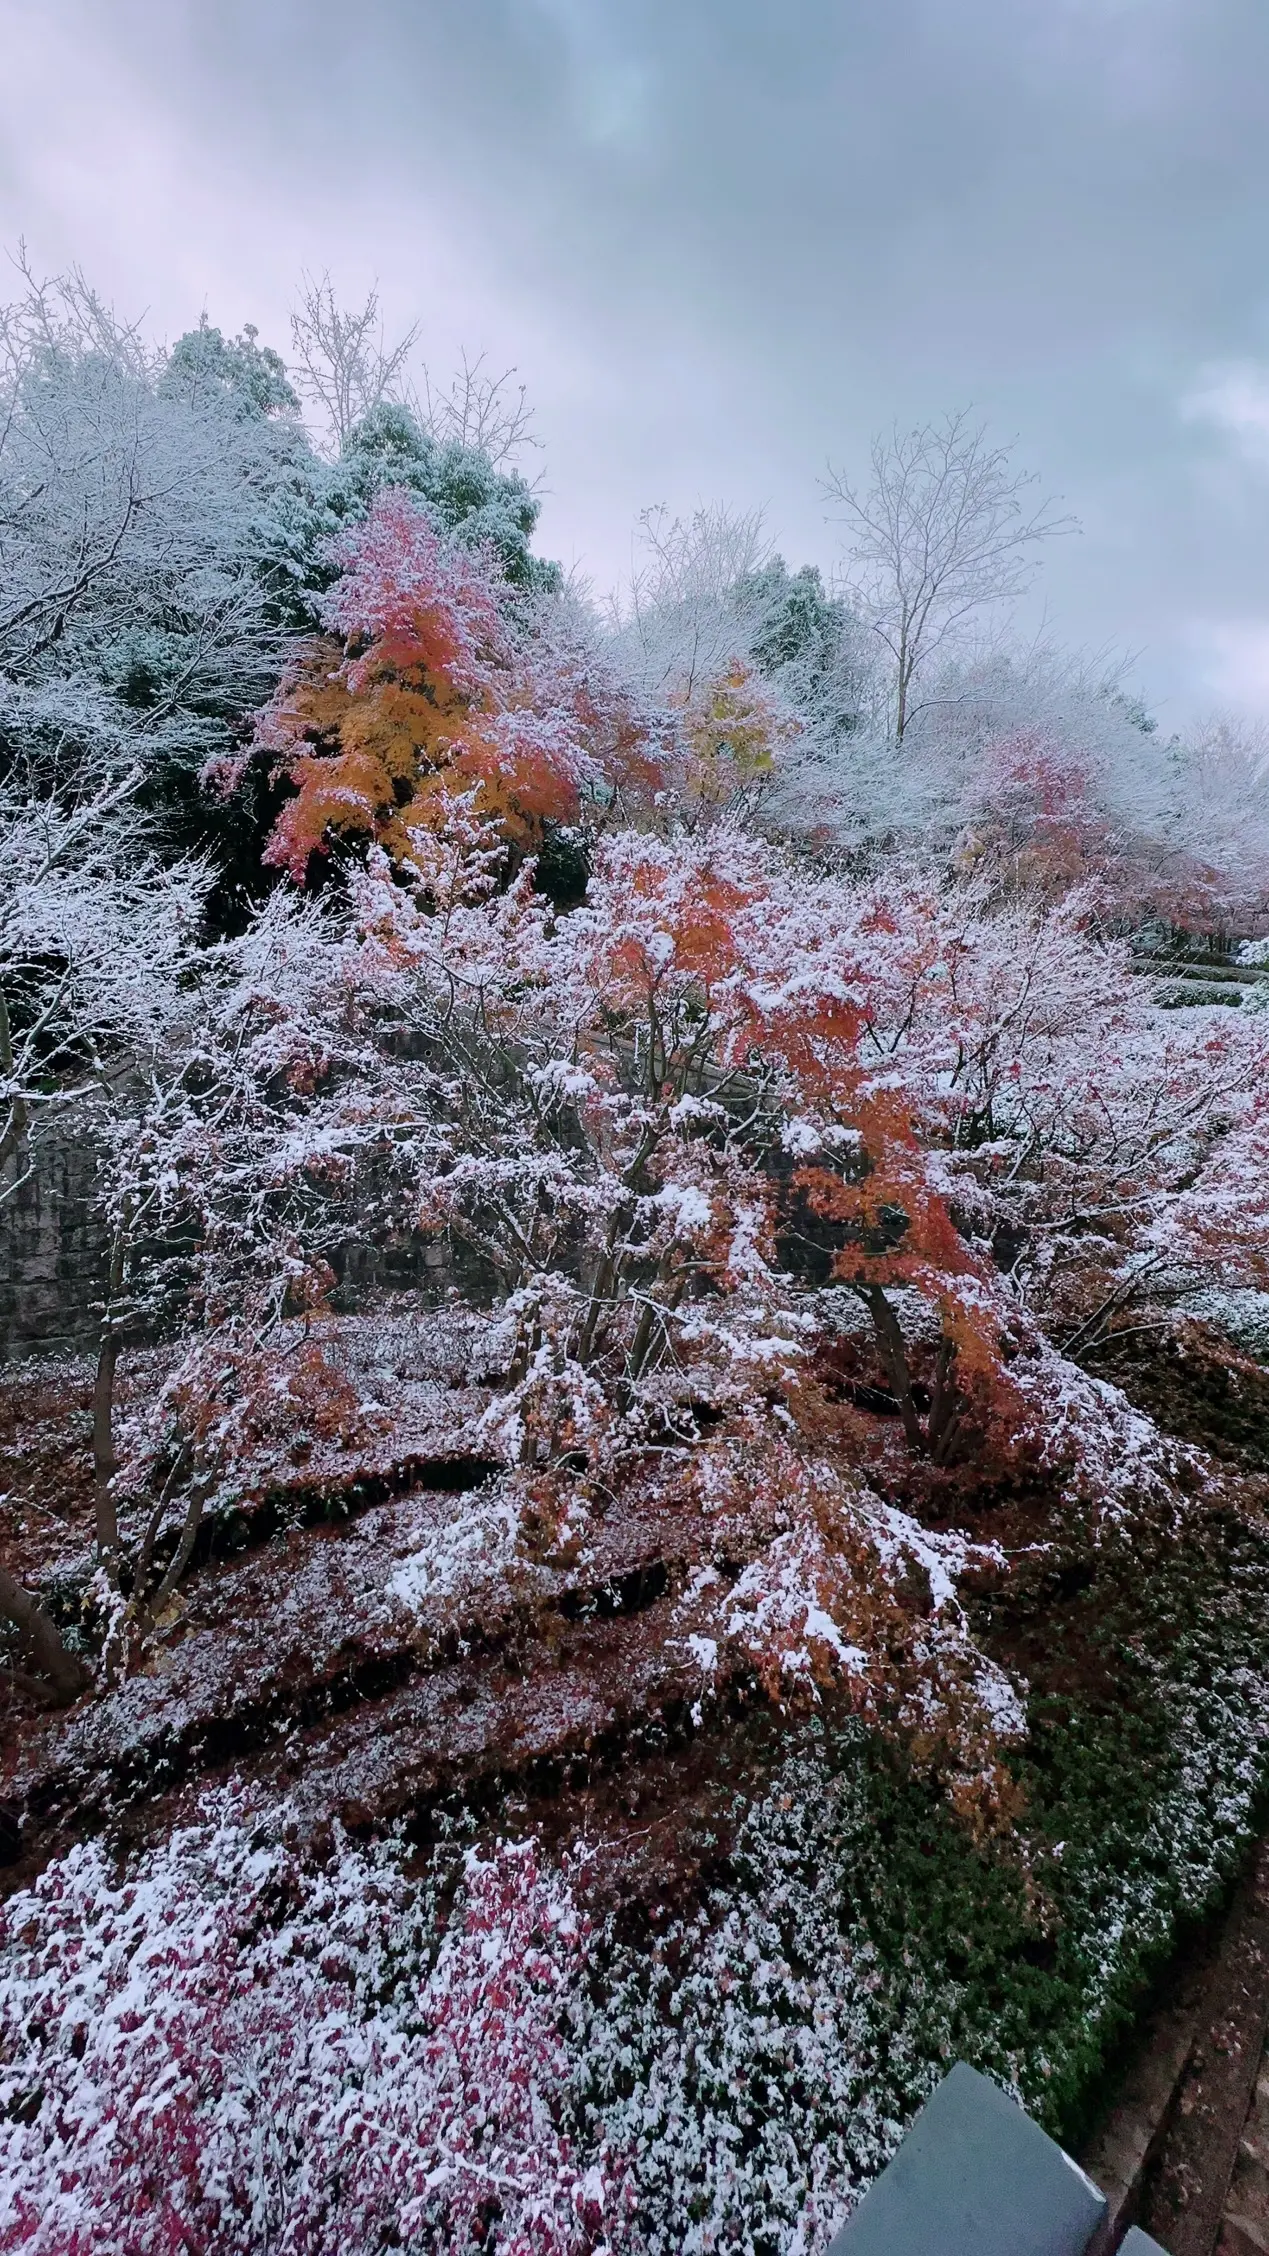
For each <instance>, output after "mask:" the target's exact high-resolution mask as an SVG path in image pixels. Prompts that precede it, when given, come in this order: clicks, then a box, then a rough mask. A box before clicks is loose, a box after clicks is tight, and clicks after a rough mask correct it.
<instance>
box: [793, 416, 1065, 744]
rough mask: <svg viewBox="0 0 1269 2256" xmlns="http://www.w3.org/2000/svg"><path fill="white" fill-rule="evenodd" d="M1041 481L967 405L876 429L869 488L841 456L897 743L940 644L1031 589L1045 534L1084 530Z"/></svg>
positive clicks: (839, 497) (835, 476) (854, 558)
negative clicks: (929, 420)
mask: <svg viewBox="0 0 1269 2256" xmlns="http://www.w3.org/2000/svg"><path fill="white" fill-rule="evenodd" d="M1034 484H1035V479H1034V477H1033V476H1031V475H1030V474H1028V473H1026V472H1023V471H1020V470H1018V469H1016V468H1015V466H1014V463H1013V461H1012V459H1011V453H1010V449H1009V448H1008V447H997V446H992V445H990V444H989V443H988V439H987V434H986V432H985V430H984V429H982V428H981V427H979V426H976V425H975V424H974V423H973V422H972V421H971V419H970V416H969V414H968V412H967V411H965V410H962V411H960V412H959V413H956V414H952V415H947V416H945V417H944V418H943V420H942V422H940V423H937V424H923V425H921V426H920V427H919V428H918V429H915V430H910V431H903V430H900V428H899V427H898V425H897V424H896V425H895V427H894V429H893V430H892V431H891V432H890V433H889V434H888V435H885V436H882V437H879V438H876V439H874V440H873V444H872V483H871V485H870V486H869V487H868V488H867V490H866V491H860V490H859V489H857V488H856V487H855V486H854V485H852V484H851V482H850V480H849V479H848V478H847V477H846V475H845V474H844V472H842V471H836V470H833V469H832V468H831V467H830V470H829V473H828V476H827V478H826V480H825V482H824V492H825V495H826V497H827V499H828V501H829V503H830V504H831V507H832V511H833V514H834V516H835V518H836V519H837V521H838V522H840V523H842V524H843V525H845V527H846V528H847V531H848V534H849V535H850V548H849V552H848V553H849V556H850V559H851V562H852V564H853V565H854V566H855V567H856V577H855V582H854V589H855V595H856V600H857V601H858V603H859V606H860V608H861V610H862V612H863V615H864V616H865V617H866V618H867V619H868V620H869V622H870V624H871V626H872V627H873V629H874V632H875V633H876V634H877V636H878V638H879V640H880V641H881V643H882V645H883V646H884V648H885V650H886V651H887V652H888V653H889V657H890V661H891V667H892V729H893V736H894V741H895V743H896V744H902V742H903V740H904V737H905V735H906V734H907V730H908V727H909V724H910V722H911V720H912V718H913V714H914V710H915V708H916V703H917V693H918V687H919V684H920V679H921V677H922V676H923V675H928V672H929V669H930V666H931V664H932V662H933V661H934V660H935V658H936V657H937V656H938V654H939V653H940V652H943V653H944V654H948V653H949V652H950V650H951V648H952V647H953V646H954V643H955V640H956V638H957V637H958V636H959V637H963V636H964V635H965V633H966V631H967V629H968V628H969V626H970V623H971V622H972V621H975V620H977V619H979V618H980V617H981V614H982V613H983V612H984V610H989V609H991V608H993V607H998V606H999V605H1001V604H1003V603H1008V602H1011V601H1012V600H1014V599H1015V598H1016V597H1017V596H1019V595H1021V594H1022V592H1023V590H1024V589H1025V588H1026V587H1027V586H1028V584H1029V583H1030V580H1031V577H1032V574H1033V571H1034V569H1035V560H1034V558H1033V557H1032V556H1031V555H1030V554H1029V551H1031V550H1032V549H1034V547H1035V546H1036V545H1037V543H1039V542H1041V541H1043V540H1046V539H1049V538H1050V537H1051V536H1052V535H1053V534H1055V533H1060V532H1066V531H1069V530H1071V529H1072V526H1073V520H1072V519H1071V518H1064V517H1059V516H1058V515H1057V514H1056V512H1055V510H1054V508H1053V505H1052V504H1051V503H1050V502H1047V501H1046V502H1038V503H1037V502H1034V501H1033V500H1032V497H1031V488H1032V487H1033V486H1034Z"/></svg>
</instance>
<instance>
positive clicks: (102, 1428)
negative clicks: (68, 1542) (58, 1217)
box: [93, 1202, 131, 1585]
mask: <svg viewBox="0 0 1269 2256" xmlns="http://www.w3.org/2000/svg"><path fill="white" fill-rule="evenodd" d="M130 1229H131V1212H130V1202H125V1209H124V1214H123V1219H122V1221H121V1222H120V1225H119V1227H118V1229H117V1230H116V1231H115V1235H114V1239H113V1242H112V1244H111V1248H110V1270H109V1274H108V1276H107V1279H106V1306H105V1311H104V1313H103V1316H102V1327H101V1345H100V1347H99V1348H98V1350H97V1376H96V1379H95V1380H94V1382H93V1487H94V1494H95V1500H96V1511H97V1557H98V1559H99V1561H100V1562H101V1564H102V1565H103V1566H104V1567H105V1568H106V1571H107V1573H108V1574H109V1576H110V1579H111V1581H112V1582H113V1583H115V1584H116V1585H117V1584H118V1579H119V1507H118V1505H117V1503H116V1501H115V1492H114V1478H115V1474H116V1473H117V1472H118V1470H119V1460H118V1458H117V1457H116V1455H115V1372H116V1369H117V1367H118V1363H119V1305H118V1304H119V1295H120V1293H121V1291H122V1290H123V1277H124V1264H125V1261H126V1259H127V1247H128V1239H129V1235H130Z"/></svg>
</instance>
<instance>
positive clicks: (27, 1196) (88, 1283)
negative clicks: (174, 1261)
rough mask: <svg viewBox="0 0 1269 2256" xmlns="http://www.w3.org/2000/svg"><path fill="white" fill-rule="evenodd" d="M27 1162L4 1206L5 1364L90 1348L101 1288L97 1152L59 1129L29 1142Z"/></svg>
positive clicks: (0, 1316)
mask: <svg viewBox="0 0 1269 2256" xmlns="http://www.w3.org/2000/svg"><path fill="white" fill-rule="evenodd" d="M30 1162H31V1166H30V1173H29V1174H28V1175H27V1176H26V1179H25V1180H24V1181H23V1182H21V1183H20V1184H19V1186H18V1188H17V1189H16V1190H14V1191H11V1192H10V1194H9V1196H8V1197H7V1198H6V1199H5V1200H4V1203H3V1204H2V1205H0V1362H12V1361H14V1360H15V1359H16V1358H18V1357H20V1356H25V1355H59V1354H61V1355H64V1354H71V1353H76V1352H80V1351H82V1350H83V1349H85V1348H86V1347H88V1346H89V1345H90V1344H91V1342H92V1339H93V1314H92V1305H93V1302H94V1301H95V1300H96V1299H97V1298H98V1297H99V1295H100V1292H101V1288H102V1278H103V1274H104V1265H105V1237H104V1232H103V1230H102V1227H101V1223H100V1220H99V1218H98V1217H97V1215H96V1214H95V1212H94V1209H93V1198H92V1192H93V1182H94V1177H95V1172H96V1157H95V1153H94V1151H93V1147H92V1144H91V1143H90V1142H89V1140H88V1139H87V1137H85V1136H82V1135H79V1136H77V1135H75V1134H74V1133H73V1132H71V1131H70V1130H69V1129H68V1128H67V1127H66V1125H65V1124H62V1125H61V1126H60V1127H58V1128H57V1129H55V1130H51V1131H49V1133H47V1134H46V1135H43V1136H37V1137H36V1138H34V1139H33V1140H32V1146H31V1151H30Z"/></svg>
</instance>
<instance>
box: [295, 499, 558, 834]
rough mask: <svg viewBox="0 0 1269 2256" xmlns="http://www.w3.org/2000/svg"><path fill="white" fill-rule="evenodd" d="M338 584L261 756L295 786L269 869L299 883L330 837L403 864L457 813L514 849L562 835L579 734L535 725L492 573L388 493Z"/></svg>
mask: <svg viewBox="0 0 1269 2256" xmlns="http://www.w3.org/2000/svg"><path fill="white" fill-rule="evenodd" d="M336 560H337V561H338V562H340V563H341V564H342V565H343V567H344V569H343V571H342V572H341V574H340V577H339V579H338V580H337V582H336V584H335V587H334V590H333V591H332V594H331V597H330V599H329V601H328V603H327V605H326V620H327V623H328V625H329V627H330V628H331V630H332V637H331V639H329V640H326V639H323V640H321V641H318V642H317V643H315V644H314V645H312V646H311V647H310V648H309V649H308V650H307V651H306V652H305V654H304V655H303V657H302V659H301V660H300V662H299V664H298V666H297V667H296V668H295V670H294V671H293V672H292V673H291V675H290V676H289V677H288V678H287V680H286V681H285V682H284V684H283V686H282V689H281V690H280V691H279V694H278V696H277V697H276V698H275V700H274V702H273V704H272V705H271V706H270V708H269V710H268V712H267V713H266V714H265V716H264V718H263V720H262V721H261V723H260V727H259V731H258V735H257V743H258V746H259V747H260V748H261V749H262V750H264V751H266V752H267V753H269V754H270V755H271V756H272V757H273V758H274V759H275V760H276V762H277V765H278V767H279V768H280V770H281V771H282V772H283V773H284V774H286V775H287V776H288V777H289V778H290V780H291V782H292V783H293V784H294V785H295V787H296V789H295V797H294V798H293V799H291V800H289V801H288V803H287V805H286V807H285V808H284V810H283V812H282V815H281V816H280V818H279V820H278V823H277V826H276V828H275V830H274V833H273V835H272V837H271V839H270V841H269V844H268V847H267V849H266V860H268V861H270V862H272V863H275V864H276V865H277V866H278V867H280V868H283V869H286V870H288V871H289V872H290V874H291V875H292V876H293V877H297V878H302V877H303V876H304V874H305V871H306V870H307V868H308V864H309V861H310V858H311V856H312V855H313V854H315V853H324V852H327V851H328V850H329V845H330V840H331V838H332V836H339V835H346V834H362V835H364V836H366V837H368V838H370V839H372V840H374V841H375V842H376V843H377V844H380V845H382V846H383V847H385V848H386V850H387V851H388V852H389V853H390V854H391V855H392V856H393V858H394V859H395V860H398V861H400V862H402V863H408V862H409V861H410V859H411V856H412V854H413V852H414V849H415V845H416V842H417V840H418V838H419V836H420V834H426V833H435V832H438V831H441V830H443V829H444V828H445V825H446V823H447V821H451V820H453V819H454V816H455V814H456V813H457V811H458V810H459V809H460V808H466V809H468V810H470V811H471V813H472V814H474V815H475V817H476V818H477V819H479V820H481V821H486V822H490V823H493V824H495V825H496V826H497V827H498V829H499V831H500V832H501V833H502V834H503V835H504V836H505V837H507V838H508V839H510V840H512V841H514V842H515V843H517V844H520V845H525V844H529V843H531V842H532V841H533V840H534V839H536V838H538V837H540V835H541V829H542V824H543V822H544V821H545V820H547V819H548V818H549V819H552V820H554V821H557V822H566V821H568V820H570V819H571V818H572V817H573V816H574V815H575V814H576V812H577V809H578V798H579V792H580V789H581V787H582V784H583V782H584V781H585V779H586V777H587V775H588V773H589V772H590V764H591V763H590V756H589V753H588V750H587V747H586V744H585V742H584V741H583V737H582V729H581V724H580V719H579V716H578V714H577V712H576V711H575V710H570V709H569V708H568V706H567V704H566V705H565V706H564V708H563V709H561V708H559V707H556V708H554V709H550V710H543V709H542V701H541V699H540V697H539V696H538V695H537V690H538V687H539V685H538V683H537V682H535V679H534V676H533V670H532V667H531V665H529V664H526V663H525V662H523V660H522V658H521V655H520V653H519V651H518V649H517V644H516V638H515V634H514V631H513V629H512V627H511V626H510V625H509V624H508V622H507V619H506V617H505V615H504V607H503V600H502V599H503V598H504V597H505V590H503V589H502V588H501V586H500V585H499V580H498V575H497V570H496V566H495V564H494V563H493V561H492V560H491V559H490V558H488V557H485V556H481V555H479V554H471V553H469V552H467V551H465V550H463V549H461V548H459V547H457V546H456V545H455V544H453V543H452V542H451V543H443V542H442V541H441V539H440V537H439V536H438V535H437V533H436V532H435V531H434V530H433V528H432V526H431V525H430V524H429V522H428V520H427V518H426V516H424V515H423V513H422V512H421V511H420V510H419V509H418V508H417V507H416V505H414V504H413V503H412V502H411V500H410V499H409V497H408V496H407V495H406V494H405V493H404V492H402V491H401V490H400V489H399V488H394V487H388V488H387V489H386V490H385V491H384V492H383V493H381V494H380V495H379V497H378V499H377V501H376V502H375V505H374V507H373V509H372V511H371V513H370V516H369V517H368V519H367V520H366V522H365V524H364V525H360V526H358V527H357V528H356V529H355V530H354V531H353V532H351V533H350V534H348V535H347V536H346V537H345V538H344V540H343V542H342V543H341V544H340V546H339V547H338V549H337V551H336Z"/></svg>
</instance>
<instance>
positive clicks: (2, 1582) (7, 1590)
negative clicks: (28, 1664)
mask: <svg viewBox="0 0 1269 2256" xmlns="http://www.w3.org/2000/svg"><path fill="white" fill-rule="evenodd" d="M0 1615H3V1617H4V1619H5V1620H6V1621H10V1622H12V1623H13V1625H14V1627H15V1629H17V1630H19V1631H20V1632H21V1635H22V1639H23V1643H24V1644H25V1646H26V1649H27V1652H28V1654H29V1655H30V1657H31V1660H32V1661H33V1662H34V1664H35V1667H36V1668H37V1669H38V1671H39V1673H40V1675H41V1676H43V1677H46V1678H47V1679H48V1682H49V1684H50V1685H51V1686H52V1688H53V1692H54V1695H55V1697H56V1698H57V1700H58V1702H59V1703H60V1704H61V1705H62V1706H64V1707H68V1706H69V1705H70V1702H71V1701H72V1700H75V1699H78V1697H79V1695H80V1693H81V1692H83V1691H85V1690H86V1689H87V1687H88V1685H89V1684H90V1683H91V1681H92V1676H91V1672H90V1670H89V1669H88V1668H86V1667H85V1665H84V1663H83V1661H81V1660H80V1658H79V1655H78V1654H77V1653H70V1652H68V1651H67V1649H66V1647H65V1645H64V1644H63V1643H62V1638H61V1632H60V1631H59V1629H58V1627H57V1624H56V1622H54V1621H53V1620H52V1619H51V1618H50V1616H49V1615H48V1614H46V1613H45V1611H44V1608H43V1606H42V1605H41V1604H40V1601H39V1599H38V1598H36V1597H34V1596H33V1595H32V1593H31V1592H30V1591H29V1590H25V1589H24V1588H23V1586H22V1584H21V1583H20V1582H17V1581H15V1580H14V1577H13V1576H12V1575H11V1574H10V1573H9V1570H8V1568H7V1567H0Z"/></svg>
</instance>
